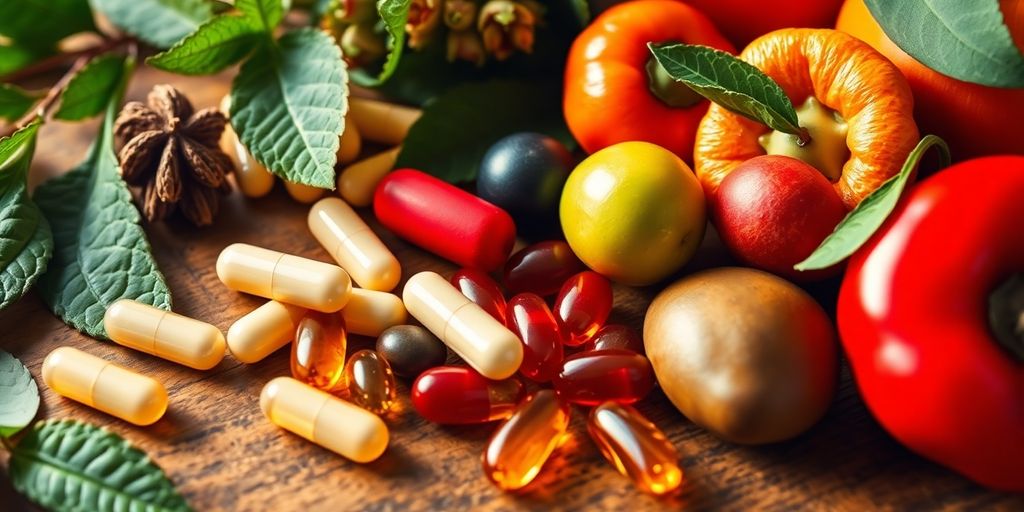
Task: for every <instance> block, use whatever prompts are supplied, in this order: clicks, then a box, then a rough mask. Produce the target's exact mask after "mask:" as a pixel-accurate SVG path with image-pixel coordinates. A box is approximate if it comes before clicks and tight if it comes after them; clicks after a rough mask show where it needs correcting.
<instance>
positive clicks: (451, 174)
mask: <svg viewBox="0 0 1024 512" xmlns="http://www.w3.org/2000/svg"><path fill="white" fill-rule="evenodd" d="M561 93H562V91H561V88H560V87H559V86H558V85H557V84H554V83H548V84H545V83H538V82H517V81H492V82H471V83H466V84H462V85H459V86H456V87H453V88H451V89H449V90H448V91H446V92H445V93H444V94H442V95H440V96H438V97H437V99H435V100H434V101H432V102H430V103H428V104H427V105H426V106H425V107H424V108H423V115H422V116H420V118H419V119H418V120H417V121H416V123H415V124H413V125H412V128H410V129H409V134H408V135H407V136H406V138H405V142H403V143H402V151H401V152H400V153H399V154H398V160H397V161H396V163H395V167H396V168H399V167H412V168H415V169H422V170H423V171H425V172H428V173H430V174H432V175H434V176H437V177H438V178H441V179H443V180H445V181H448V182H451V183H459V182H465V181H472V180H474V179H476V173H477V170H478V167H479V165H480V160H481V159H483V156H484V153H485V152H486V151H487V149H488V148H489V147H491V145H492V144H494V143H495V142H497V140H498V139H500V138H502V137H504V136H506V135H509V134H512V133H515V132H521V131H533V132H540V133H545V134H548V135H551V136H553V137H555V138H557V139H559V140H561V141H562V142H564V143H565V144H566V145H568V146H570V147H571V146H572V145H573V144H574V141H573V139H572V136H571V135H569V131H568V128H566V126H565V121H564V120H563V118H562V108H561V104H562V103H561V102H562V94H561Z"/></svg>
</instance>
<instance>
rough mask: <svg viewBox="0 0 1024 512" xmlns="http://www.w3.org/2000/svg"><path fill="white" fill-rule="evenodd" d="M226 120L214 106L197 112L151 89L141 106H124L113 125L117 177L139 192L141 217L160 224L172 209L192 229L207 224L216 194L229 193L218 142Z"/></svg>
mask: <svg viewBox="0 0 1024 512" xmlns="http://www.w3.org/2000/svg"><path fill="white" fill-rule="evenodd" d="M225 123H227V118H225V117H224V114H223V113H222V112H220V111H219V110H217V109H216V108H204V109H202V110H199V111H198V112H197V111H195V110H194V109H193V108H192V104H191V103H190V102H189V101H188V98H186V97H185V95H183V94H182V93H181V92H179V91H178V90H177V89H175V88H174V87H172V86H170V85H166V84H164V85H157V86H156V87H154V88H153V90H152V91H150V92H149V96H147V98H146V103H145V104H143V103H141V102H138V101H132V102H129V103H127V104H125V106H124V108H122V109H121V113H120V114H119V115H118V116H117V121H115V122H114V133H116V134H117V136H118V137H120V138H121V140H122V141H124V146H123V147H122V148H121V152H120V154H119V157H120V160H121V175H122V176H123V177H124V180H125V182H127V183H128V184H129V185H134V186H140V187H142V188H143V190H142V196H141V198H142V213H143V215H145V216H146V219H148V220H149V221H157V220H163V219H165V218H167V217H168V216H169V215H170V214H171V213H173V212H174V211H175V210H177V211H179V212H181V214H182V215H183V216H184V217H185V218H186V219H188V220H189V221H190V222H192V223H193V224H195V225H197V226H205V225H208V224H211V223H212V222H213V217H214V215H216V214H217V210H218V208H219V207H220V196H221V195H222V194H226V193H228V192H230V191H231V185H230V184H229V182H228V180H227V175H228V173H230V172H232V171H233V170H234V165H233V164H232V162H231V159H230V158H228V156H227V155H225V154H224V152H223V151H221V149H220V146H219V144H218V141H219V139H220V135H221V132H223V131H224V125H225Z"/></svg>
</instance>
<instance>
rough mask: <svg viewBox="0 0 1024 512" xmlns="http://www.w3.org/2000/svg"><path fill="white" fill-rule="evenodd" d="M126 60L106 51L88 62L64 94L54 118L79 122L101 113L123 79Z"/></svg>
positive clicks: (72, 79)
mask: <svg viewBox="0 0 1024 512" xmlns="http://www.w3.org/2000/svg"><path fill="white" fill-rule="evenodd" d="M124 60H125V58H124V57H122V56H120V55H114V54H106V55H100V56H99V57H96V58H94V59H92V60H91V61H89V63H88V64H86V65H85V67H84V68H82V70H81V71H79V72H78V73H76V74H75V76H74V77H72V78H71V81H70V82H68V86H67V88H65V89H64V92H62V93H61V95H60V108H59V109H58V110H57V113H56V114H54V117H56V118H57V119H63V120H65V121H77V120H80V119H85V118H87V117H92V116H95V115H96V114H99V113H100V112H102V111H103V108H104V107H106V106H107V103H109V102H110V98H111V97H112V96H113V95H114V93H115V92H116V91H117V89H118V87H119V86H120V85H121V82H122V81H124Z"/></svg>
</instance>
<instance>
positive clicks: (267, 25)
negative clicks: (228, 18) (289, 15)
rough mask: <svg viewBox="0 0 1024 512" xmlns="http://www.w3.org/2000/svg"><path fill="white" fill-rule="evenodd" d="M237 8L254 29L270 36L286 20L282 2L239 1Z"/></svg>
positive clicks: (278, 0)
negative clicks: (283, 19) (282, 20)
mask: <svg viewBox="0 0 1024 512" xmlns="http://www.w3.org/2000/svg"><path fill="white" fill-rule="evenodd" d="M235 7H237V8H238V10H239V11H241V12H242V15H243V16H244V17H245V19H246V20H247V21H249V23H251V24H252V26H253V27H255V28H257V29H259V30H262V31H263V32H266V33H268V34H271V33H273V32H274V29H275V28H277V26H278V25H279V24H280V23H281V19H282V18H284V7H283V5H282V3H281V0H237V1H236V2H235Z"/></svg>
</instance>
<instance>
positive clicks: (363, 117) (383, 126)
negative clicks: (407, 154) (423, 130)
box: [348, 98, 423, 146]
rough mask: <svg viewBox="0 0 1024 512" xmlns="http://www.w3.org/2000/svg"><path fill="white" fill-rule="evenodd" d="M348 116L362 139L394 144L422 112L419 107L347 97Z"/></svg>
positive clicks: (407, 131)
mask: <svg viewBox="0 0 1024 512" xmlns="http://www.w3.org/2000/svg"><path fill="white" fill-rule="evenodd" d="M348 106H349V116H350V117H351V119H352V121H353V122H354V123H355V124H356V125H357V126H359V132H360V134H361V135H362V136H363V138H364V139H366V140H369V141H373V142H379V143H381V144H387V145H390V146H396V145H398V144H401V143H402V141H404V140H405V135H406V134H407V133H409V127H411V126H412V124H413V123H415V122H416V120H417V119H419V117H420V115H421V114H422V113H423V111H421V110H420V109H417V108H412V107H406V106H402V105H396V104H394V103H387V102H384V101H379V100H371V99H367V98H349V102H348Z"/></svg>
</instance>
